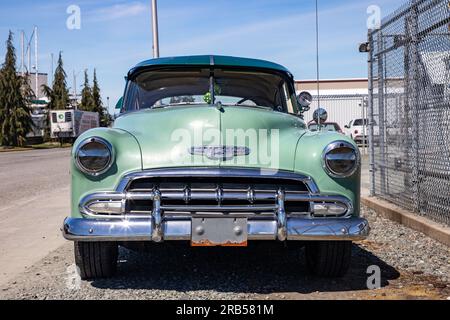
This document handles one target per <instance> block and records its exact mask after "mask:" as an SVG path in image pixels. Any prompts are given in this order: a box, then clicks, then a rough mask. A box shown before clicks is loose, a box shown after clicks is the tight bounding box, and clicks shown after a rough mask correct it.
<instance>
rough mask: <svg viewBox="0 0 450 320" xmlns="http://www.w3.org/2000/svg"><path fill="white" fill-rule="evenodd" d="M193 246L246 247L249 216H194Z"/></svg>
mask: <svg viewBox="0 0 450 320" xmlns="http://www.w3.org/2000/svg"><path fill="white" fill-rule="evenodd" d="M191 232H192V233H191V245H192V246H193V247H214V246H229V247H246V246H247V238H248V234H247V218H192V230H191Z"/></svg>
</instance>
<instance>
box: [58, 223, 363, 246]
mask: <svg viewBox="0 0 450 320" xmlns="http://www.w3.org/2000/svg"><path fill="white" fill-rule="evenodd" d="M152 224H153V222H152V219H84V218H66V220H65V221H64V225H63V228H62V233H63V236H64V238H66V239H67V240H72V241H152V240H153V237H152V235H153V230H152ZM277 229H278V228H277V221H276V220H266V221H264V220H249V221H248V229H247V230H248V239H249V240H276V239H277ZM286 229H287V240H288V241H303V240H312V241H315V240H330V241H333V240H335V241H343V240H346V241H359V240H363V239H365V238H366V237H367V236H368V235H369V231H370V228H369V224H368V222H367V220H365V219H363V218H348V219H321V220H316V219H304V218H288V219H287V224H286ZM162 230H163V235H164V240H168V241H169V240H187V241H189V240H190V239H191V221H190V220H169V221H163V222H162Z"/></svg>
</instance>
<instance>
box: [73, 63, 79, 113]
mask: <svg viewBox="0 0 450 320" xmlns="http://www.w3.org/2000/svg"><path fill="white" fill-rule="evenodd" d="M78 73H79V72H78ZM73 97H74V99H75V110H77V109H78V97H77V74H76V73H75V70H73Z"/></svg>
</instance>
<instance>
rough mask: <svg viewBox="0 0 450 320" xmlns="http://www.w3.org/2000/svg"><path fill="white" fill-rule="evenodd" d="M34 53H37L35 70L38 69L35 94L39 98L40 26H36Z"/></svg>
mask: <svg viewBox="0 0 450 320" xmlns="http://www.w3.org/2000/svg"><path fill="white" fill-rule="evenodd" d="M34 54H35V57H34V60H35V68H34V69H35V71H36V74H35V76H36V77H35V79H36V85H35V88H36V91H35V92H34V93H35V95H36V100H38V99H39V66H38V63H39V55H38V54H39V53H38V28H37V27H36V26H35V27H34Z"/></svg>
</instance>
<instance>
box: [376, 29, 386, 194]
mask: <svg viewBox="0 0 450 320" xmlns="http://www.w3.org/2000/svg"><path fill="white" fill-rule="evenodd" d="M377 49H378V50H377V59H378V120H379V123H378V128H379V132H378V137H379V148H380V153H381V163H380V165H379V167H380V182H381V194H383V195H385V194H386V146H385V138H384V132H385V125H386V124H385V118H384V114H385V110H384V108H385V99H384V90H385V87H386V85H385V78H384V74H385V73H384V53H383V50H384V39H383V32H382V31H381V30H379V31H378V37H377Z"/></svg>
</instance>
